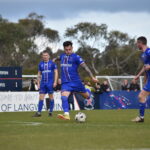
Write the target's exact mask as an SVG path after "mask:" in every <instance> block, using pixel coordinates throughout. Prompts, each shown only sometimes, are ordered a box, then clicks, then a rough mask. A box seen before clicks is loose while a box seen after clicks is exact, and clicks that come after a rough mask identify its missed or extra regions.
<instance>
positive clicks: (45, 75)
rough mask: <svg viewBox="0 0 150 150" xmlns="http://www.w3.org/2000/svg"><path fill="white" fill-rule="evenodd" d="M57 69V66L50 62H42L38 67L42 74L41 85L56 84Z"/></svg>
mask: <svg viewBox="0 0 150 150" xmlns="http://www.w3.org/2000/svg"><path fill="white" fill-rule="evenodd" d="M55 69H57V65H56V64H55V63H54V62H52V61H51V60H49V61H48V62H44V61H41V62H40V63H39V66H38V71H40V72H41V75H42V79H41V83H50V84H53V83H54V70H55Z"/></svg>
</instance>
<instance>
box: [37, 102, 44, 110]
mask: <svg viewBox="0 0 150 150" xmlns="http://www.w3.org/2000/svg"><path fill="white" fill-rule="evenodd" d="M42 108H43V100H39V104H38V112H41V111H42Z"/></svg>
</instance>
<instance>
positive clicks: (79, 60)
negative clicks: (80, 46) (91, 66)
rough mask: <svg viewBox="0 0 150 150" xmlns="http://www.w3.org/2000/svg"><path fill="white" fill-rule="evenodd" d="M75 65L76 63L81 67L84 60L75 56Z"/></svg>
mask: <svg viewBox="0 0 150 150" xmlns="http://www.w3.org/2000/svg"><path fill="white" fill-rule="evenodd" d="M76 63H77V64H78V65H81V64H83V63H84V60H83V59H82V58H81V57H80V56H79V55H77V56H76Z"/></svg>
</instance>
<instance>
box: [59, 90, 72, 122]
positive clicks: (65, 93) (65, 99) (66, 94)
mask: <svg viewBox="0 0 150 150" xmlns="http://www.w3.org/2000/svg"><path fill="white" fill-rule="evenodd" d="M69 95H70V91H62V93H61V100H62V108H63V111H64V114H58V116H57V117H58V118H59V119H62V120H70V116H69V103H68V97H69Z"/></svg>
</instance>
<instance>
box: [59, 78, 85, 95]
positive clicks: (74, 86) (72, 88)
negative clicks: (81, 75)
mask: <svg viewBox="0 0 150 150" xmlns="http://www.w3.org/2000/svg"><path fill="white" fill-rule="evenodd" d="M61 91H62V92H63V91H69V92H80V93H86V89H85V86H84V85H83V84H82V82H81V81H74V82H66V83H62V85H61Z"/></svg>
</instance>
